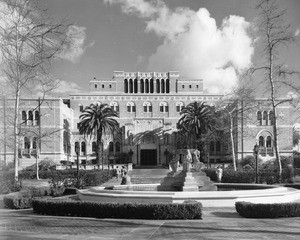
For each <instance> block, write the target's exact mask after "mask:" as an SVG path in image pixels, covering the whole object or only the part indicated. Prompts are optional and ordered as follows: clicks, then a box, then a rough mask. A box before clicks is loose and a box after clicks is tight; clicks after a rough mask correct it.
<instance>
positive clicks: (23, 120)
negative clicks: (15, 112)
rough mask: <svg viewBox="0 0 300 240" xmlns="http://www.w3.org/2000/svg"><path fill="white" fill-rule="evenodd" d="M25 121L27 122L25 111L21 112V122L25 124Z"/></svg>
mask: <svg viewBox="0 0 300 240" xmlns="http://www.w3.org/2000/svg"><path fill="white" fill-rule="evenodd" d="M26 120H27V113H26V111H22V122H24V123H25V122H26Z"/></svg>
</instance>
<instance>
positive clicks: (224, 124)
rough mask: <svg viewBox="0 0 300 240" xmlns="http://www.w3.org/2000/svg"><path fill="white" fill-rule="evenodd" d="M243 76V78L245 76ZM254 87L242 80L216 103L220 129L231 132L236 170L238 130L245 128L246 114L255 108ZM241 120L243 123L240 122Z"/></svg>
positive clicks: (224, 133) (218, 127) (235, 168)
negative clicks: (246, 84) (244, 83)
mask: <svg viewBox="0 0 300 240" xmlns="http://www.w3.org/2000/svg"><path fill="white" fill-rule="evenodd" d="M244 77H245V76H243V77H242V78H244ZM253 91H254V90H253V88H249V86H244V85H243V82H242V80H241V83H240V86H239V87H238V88H237V89H233V90H232V91H231V92H230V93H228V94H226V95H225V96H224V98H223V99H222V101H220V102H218V103H217V104H216V108H217V111H218V122H219V123H218V124H217V129H218V131H221V132H222V135H223V136H224V135H226V134H227V133H229V136H230V143H231V144H230V145H231V157H232V164H233V169H234V171H236V170H237V164H236V155H237V154H236V149H237V146H236V144H235V142H236V141H237V137H236V135H237V132H238V131H239V130H240V131H242V132H243V129H238V128H239V127H240V128H243V127H244V122H245V121H246V120H247V115H246V114H244V113H246V112H248V111H250V110H251V109H252V108H253V106H254V105H253V103H254V101H253V100H254V96H253ZM238 122H241V124H238Z"/></svg>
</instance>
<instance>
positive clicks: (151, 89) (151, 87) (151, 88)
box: [150, 79, 154, 93]
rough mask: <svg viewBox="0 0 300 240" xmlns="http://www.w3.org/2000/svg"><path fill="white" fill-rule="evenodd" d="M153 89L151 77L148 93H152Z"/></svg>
mask: <svg viewBox="0 0 300 240" xmlns="http://www.w3.org/2000/svg"><path fill="white" fill-rule="evenodd" d="M153 89H154V84H153V79H150V93H153V91H154V90H153Z"/></svg>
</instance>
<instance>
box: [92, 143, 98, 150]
mask: <svg viewBox="0 0 300 240" xmlns="http://www.w3.org/2000/svg"><path fill="white" fill-rule="evenodd" d="M96 151H97V143H96V142H92V152H96Z"/></svg>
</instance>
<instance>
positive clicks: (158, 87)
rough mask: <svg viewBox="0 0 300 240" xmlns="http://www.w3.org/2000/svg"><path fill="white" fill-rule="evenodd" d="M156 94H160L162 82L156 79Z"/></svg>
mask: <svg viewBox="0 0 300 240" xmlns="http://www.w3.org/2000/svg"><path fill="white" fill-rule="evenodd" d="M156 92H157V93H160V81H159V79H156Z"/></svg>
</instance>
